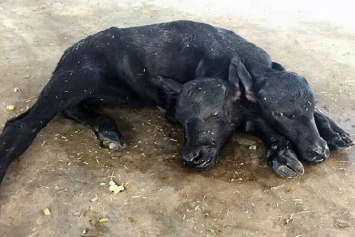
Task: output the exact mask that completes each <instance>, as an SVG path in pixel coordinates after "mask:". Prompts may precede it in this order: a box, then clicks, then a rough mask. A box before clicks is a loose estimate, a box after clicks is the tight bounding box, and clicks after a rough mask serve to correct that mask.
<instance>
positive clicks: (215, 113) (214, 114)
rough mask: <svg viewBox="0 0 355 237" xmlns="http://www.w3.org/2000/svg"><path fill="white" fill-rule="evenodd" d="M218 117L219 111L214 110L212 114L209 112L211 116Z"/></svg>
mask: <svg viewBox="0 0 355 237" xmlns="http://www.w3.org/2000/svg"><path fill="white" fill-rule="evenodd" d="M218 117H219V111H217V112H214V113H213V114H211V118H218Z"/></svg>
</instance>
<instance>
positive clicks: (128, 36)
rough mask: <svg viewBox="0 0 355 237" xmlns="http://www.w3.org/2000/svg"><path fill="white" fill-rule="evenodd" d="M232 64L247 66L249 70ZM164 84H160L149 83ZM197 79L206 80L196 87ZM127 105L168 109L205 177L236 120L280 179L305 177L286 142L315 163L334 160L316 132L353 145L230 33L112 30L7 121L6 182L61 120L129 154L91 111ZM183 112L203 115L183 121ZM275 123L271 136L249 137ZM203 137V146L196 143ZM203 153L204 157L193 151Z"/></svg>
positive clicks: (188, 157) (303, 87) (277, 69)
mask: <svg viewBox="0 0 355 237" xmlns="http://www.w3.org/2000/svg"><path fill="white" fill-rule="evenodd" d="M235 55H239V56H240V57H242V58H244V59H245V62H244V64H243V63H242V62H241V61H240V60H239V57H238V56H236V57H234V56H235ZM233 57H234V60H232V58H233ZM231 60H232V63H231V65H232V66H230V62H231ZM157 75H161V76H162V77H160V79H159V80H162V82H163V83H161V82H159V80H158V81H155V80H151V79H152V78H154V77H155V76H157ZM231 75H232V76H231ZM199 77H203V78H204V79H201V80H195V79H196V78H199ZM166 78H169V79H166ZM211 78H212V79H211ZM213 78H214V79H213ZM232 78H234V79H233V80H232ZM217 79H220V81H218V80H217ZM236 80H237V81H238V83H235V81H236ZM186 82H189V83H187V84H186V85H184V87H183V88H182V90H181V94H180V95H179V96H178V97H175V98H174V96H173V95H174V90H171V91H169V90H164V87H166V88H171V85H174V84H175V87H177V86H179V84H184V83H186ZM157 83H158V84H157ZM195 83H196V84H195ZM166 84H168V85H170V86H166ZM200 85H201V86H202V87H200ZM161 86H163V88H162V87H161ZM239 86H241V87H240V88H239ZM172 87H173V88H174V86H172ZM200 88H202V89H201V90H204V89H205V90H206V93H209V94H208V95H207V97H206V96H201V97H195V96H193V95H192V94H194V93H196V91H197V90H200ZM207 90H208V92H207ZM175 94H176V93H175ZM240 95H241V97H240V98H241V101H238V100H237V99H238V98H239V96H240ZM185 96H186V98H187V99H186V100H185V99H184V98H185ZM178 98H179V99H178ZM245 98H246V99H245ZM190 100H191V101H190ZM190 102H191V103H190ZM179 103H181V104H179ZM199 103H202V105H203V106H200V105H199ZM122 104H139V105H159V106H164V107H166V108H167V109H168V114H167V116H168V118H170V119H171V120H175V121H179V122H180V123H182V125H183V127H184V132H185V134H186V143H185V145H186V146H185V149H184V152H183V157H184V162H185V163H186V164H187V165H188V166H192V167H195V168H198V169H205V168H209V167H211V166H212V165H213V164H214V161H215V156H216V154H217V153H218V151H219V150H220V149H221V147H223V145H224V143H225V142H226V141H227V140H228V137H229V136H230V134H231V132H232V131H233V130H234V126H237V125H238V123H237V122H238V121H237V122H234V120H239V116H240V115H239V113H240V114H241V115H243V116H242V117H243V118H244V120H245V121H246V124H247V125H248V126H247V131H250V132H251V133H253V134H255V135H258V136H260V137H262V138H263V139H264V140H265V142H266V144H267V147H268V154H269V155H268V161H269V163H270V164H271V165H272V167H273V168H274V169H275V170H276V172H277V173H279V174H281V175H282V176H286V177H292V176H294V174H298V173H302V172H303V169H302V165H301V164H300V163H299V162H298V160H297V159H296V156H295V155H294V154H293V152H292V150H291V149H290V148H289V146H288V142H287V140H286V139H288V140H290V141H291V145H292V146H293V147H294V149H295V151H296V153H297V155H298V157H299V158H301V159H305V160H308V161H309V162H313V163H315V162H320V161H323V160H324V159H326V158H327V157H328V155H329V153H328V147H327V145H326V142H325V141H324V140H323V139H322V138H321V137H320V135H319V133H318V131H317V128H316V125H318V127H320V132H321V135H322V136H324V138H325V139H326V141H327V142H328V144H329V146H331V148H337V147H339V146H348V145H350V144H352V141H351V139H350V138H349V136H348V135H347V134H346V133H345V132H343V131H342V130H339V129H338V127H337V126H336V125H335V124H334V123H333V122H332V121H331V120H329V119H328V118H326V117H324V116H323V115H322V114H318V113H317V114H316V116H314V115H313V114H314V101H313V95H312V93H311V90H310V89H309V86H308V85H307V83H306V81H305V80H304V78H302V77H301V76H298V75H297V74H295V73H290V72H287V71H284V69H283V67H282V66H281V65H279V64H277V63H273V62H272V61H271V59H270V57H269V55H268V54H267V53H266V52H265V51H264V50H262V49H260V48H259V47H257V46H255V45H254V44H252V43H250V42H248V41H246V40H244V39H243V38H241V37H240V36H238V35H236V34H235V33H233V32H231V31H228V30H225V29H221V28H216V27H213V26H210V25H207V24H202V23H196V22H191V21H178V22H170V23H163V24H156V25H149V26H142V27H132V28H126V29H119V28H110V29H107V30H104V31H102V32H99V33H97V34H95V35H92V36H89V37H87V38H86V39H84V40H82V41H79V42H78V43H76V44H75V45H73V46H72V47H71V48H69V49H67V50H66V51H65V53H64V55H63V56H62V58H61V59H60V61H59V63H58V65H57V67H56V69H55V71H54V72H53V75H52V78H51V80H50V81H49V82H48V84H47V85H46V86H45V87H44V89H43V90H42V92H41V94H40V96H39V98H38V100H37V102H36V103H35V104H34V105H33V107H31V109H30V110H29V111H27V112H25V113H24V114H22V115H20V116H18V117H17V118H14V119H11V120H10V121H9V122H7V124H6V126H5V127H4V130H3V132H2V134H1V135H0V182H1V180H2V178H3V176H4V174H5V171H6V168H7V167H8V165H9V164H10V162H11V161H12V160H13V159H15V158H17V157H19V156H20V155H21V154H22V153H23V152H24V151H25V150H26V149H27V147H28V146H29V145H30V144H31V142H32V140H33V139H34V138H35V136H36V134H37V133H38V132H39V131H40V130H41V129H42V128H43V127H44V126H45V125H46V124H47V123H48V122H49V121H50V120H51V119H52V118H53V117H54V116H56V115H57V114H59V113H61V114H63V115H65V116H66V117H68V118H71V119H74V120H76V121H78V122H80V123H84V124H86V125H87V126H89V127H90V128H91V129H93V130H94V132H95V134H96V135H97V136H98V138H99V139H100V141H101V144H102V145H104V146H106V147H108V148H110V149H114V150H120V149H122V148H123V147H124V146H125V145H124V142H123V140H122V136H121V134H120V132H119V130H118V128H117V126H116V124H115V122H114V121H113V120H112V119H111V118H109V117H106V116H102V115H100V114H97V113H96V112H94V110H93V107H94V106H97V105H122ZM175 104H176V105H177V106H176V110H174V105H175ZM239 104H240V105H241V108H242V110H241V111H238V105H239ZM184 105H186V108H188V110H187V112H186V110H185V108H184ZM197 109H199V111H197ZM215 109H216V110H215ZM242 111H249V112H250V113H251V114H253V113H254V112H255V111H256V114H257V115H258V116H259V117H260V119H258V120H256V121H254V119H251V118H248V117H247V116H246V115H247V114H249V113H244V112H242ZM196 112H197V113H196ZM185 113H192V114H195V113H196V114H198V116H197V118H188V117H187V118H185V116H184V114H185ZM253 118H254V117H253ZM324 121H327V122H328V124H329V126H328V125H327V122H324ZM216 124H217V125H216ZM268 124H270V126H271V127H270V129H261V130H260V129H259V130H258V131H257V130H256V129H254V130H253V129H252V127H253V126H254V127H255V128H260V127H264V126H268ZM205 125H206V126H205ZM217 127H218V128H221V127H223V129H222V130H223V131H222V130H221V132H220V133H219V135H218V136H217V135H216V137H215V136H210V135H214V134H212V133H215V131H217V130H211V129H212V128H217ZM209 128H211V129H209ZM250 129H251V130H250ZM273 129H275V130H276V131H278V132H273ZM211 131H212V133H211ZM218 131H219V130H218ZM253 131H254V132H253ZM255 131H257V132H255ZM196 132H197V137H196V139H197V140H194V139H195V138H194V139H192V137H189V135H188V134H192V133H196ZM337 133H340V134H341V135H340V136H338V135H337ZM270 134H271V135H270ZM277 134H280V135H279V136H277ZM219 136H220V137H219ZM283 136H284V137H285V138H283ZM275 138H276V139H275ZM189 139H190V140H189ZM196 144H201V145H202V147H200V145H198V146H197V145H196ZM335 145H336V146H335ZM186 147H189V148H186ZM196 147H199V148H198V150H195V151H194V152H193V151H192V153H190V152H186V151H189V150H190V149H191V150H193V148H196ZM284 170H286V171H284ZM292 172H293V173H292Z"/></svg>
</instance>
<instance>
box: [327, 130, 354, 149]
mask: <svg viewBox="0 0 355 237" xmlns="http://www.w3.org/2000/svg"><path fill="white" fill-rule="evenodd" d="M327 144H328V147H329V149H330V150H331V151H337V150H341V149H343V148H346V147H350V146H352V145H354V144H355V143H354V141H353V140H352V139H351V138H350V135H349V134H348V133H346V132H344V133H341V134H339V133H334V136H333V137H332V138H331V139H328V141H327Z"/></svg>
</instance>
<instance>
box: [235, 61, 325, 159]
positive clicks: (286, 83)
mask: <svg viewBox="0 0 355 237" xmlns="http://www.w3.org/2000/svg"><path fill="white" fill-rule="evenodd" d="M232 62H234V63H235V64H236V65H239V66H238V67H242V66H240V65H242V64H240V59H239V58H238V57H236V58H234V59H233V60H232ZM238 72H242V73H241V74H240V75H239V77H240V81H241V82H242V84H243V85H244V88H245V96H246V98H247V99H248V100H249V101H251V102H253V103H256V104H257V105H258V109H259V111H260V112H261V114H262V116H263V117H264V119H265V120H266V121H267V122H268V123H269V124H270V125H271V126H272V127H273V128H274V129H275V130H276V131H277V132H279V133H280V134H282V135H283V136H285V137H286V138H287V139H288V140H290V141H291V143H292V145H293V147H294V149H295V151H296V153H297V155H298V157H299V158H300V159H303V160H305V161H308V162H311V163H319V162H322V161H324V160H325V159H327V158H328V157H329V148H328V146H327V143H326V142H325V141H324V140H323V139H322V138H321V137H320V135H319V133H318V129H317V127H316V124H315V121H314V108H315V106H314V104H315V101H314V97H313V93H312V91H311V89H310V87H309V85H308V83H307V81H306V79H305V78H304V77H302V76H300V75H297V74H296V73H293V72H287V71H277V70H273V69H271V68H270V69H265V70H259V71H258V72H257V73H253V76H254V78H253V79H252V78H251V76H250V74H249V73H248V71H247V70H246V69H245V68H240V69H239V70H238ZM254 74H255V75H254Z"/></svg>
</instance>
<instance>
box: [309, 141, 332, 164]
mask: <svg viewBox="0 0 355 237" xmlns="http://www.w3.org/2000/svg"><path fill="white" fill-rule="evenodd" d="M308 154H309V156H310V157H312V160H311V161H312V162H315V163H319V162H322V161H324V160H326V159H327V158H328V157H329V148H328V146H327V145H325V147H320V146H318V147H315V148H309V149H308Z"/></svg>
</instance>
